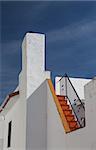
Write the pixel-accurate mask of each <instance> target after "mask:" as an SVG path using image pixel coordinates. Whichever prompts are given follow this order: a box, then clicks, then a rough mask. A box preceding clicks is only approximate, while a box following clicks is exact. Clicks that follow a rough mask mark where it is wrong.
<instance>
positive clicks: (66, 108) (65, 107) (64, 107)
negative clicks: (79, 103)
mask: <svg viewBox="0 0 96 150" xmlns="http://www.w3.org/2000/svg"><path fill="white" fill-rule="evenodd" d="M62 109H63V110H70V107H69V105H63V106H62Z"/></svg>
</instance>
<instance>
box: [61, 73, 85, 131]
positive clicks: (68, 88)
mask: <svg viewBox="0 0 96 150" xmlns="http://www.w3.org/2000/svg"><path fill="white" fill-rule="evenodd" d="M59 81H60V92H61V95H64V96H66V98H67V99H68V101H69V103H70V105H71V108H72V110H73V113H74V115H75V118H76V120H77V122H78V124H79V126H80V127H81V128H82V127H84V126H85V107H84V104H83V103H82V101H81V100H80V98H79V96H78V94H77V92H76V90H75V88H74V86H73V84H72V82H71V80H70V79H69V77H68V75H67V74H65V76H64V77H62V78H61V79H60V80H59Z"/></svg>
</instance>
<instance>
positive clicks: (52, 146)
mask: <svg viewBox="0 0 96 150" xmlns="http://www.w3.org/2000/svg"><path fill="white" fill-rule="evenodd" d="M90 91H91V89H90V88H89V91H88V90H87V91H86V92H87V93H88V92H89V95H90ZM92 91H93V92H92V93H95V94H96V86H94V90H93V89H92ZM47 96H48V100H47V101H48V104H47V112H48V113H47V149H48V150H96V116H95V114H96V105H95V103H96V101H95V103H92V104H91V105H90V103H89V99H86V102H85V103H86V118H89V119H87V120H86V127H85V128H82V129H79V130H76V131H74V132H71V133H68V134H65V131H64V128H63V125H62V123H61V120H60V116H59V113H58V111H57V108H56V105H55V103H54V99H53V96H52V93H51V91H50V88H49V86H48V92H47ZM87 96H88V94H87ZM94 100H96V96H94ZM91 102H93V101H91ZM94 105H95V106H94ZM88 120H89V121H88Z"/></svg>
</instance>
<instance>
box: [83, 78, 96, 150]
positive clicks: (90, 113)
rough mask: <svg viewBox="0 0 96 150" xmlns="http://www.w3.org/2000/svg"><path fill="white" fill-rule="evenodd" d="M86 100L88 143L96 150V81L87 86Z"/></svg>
mask: <svg viewBox="0 0 96 150" xmlns="http://www.w3.org/2000/svg"><path fill="white" fill-rule="evenodd" d="M85 98H86V121H87V124H86V127H87V137H88V143H91V144H90V147H91V149H92V150H96V79H93V80H92V81H91V82H89V83H88V84H87V85H86V86H85Z"/></svg>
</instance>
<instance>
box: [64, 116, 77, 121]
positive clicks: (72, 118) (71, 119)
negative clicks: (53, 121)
mask: <svg viewBox="0 0 96 150" xmlns="http://www.w3.org/2000/svg"><path fill="white" fill-rule="evenodd" d="M66 119H67V121H75V118H74V115H67V116H66Z"/></svg>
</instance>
